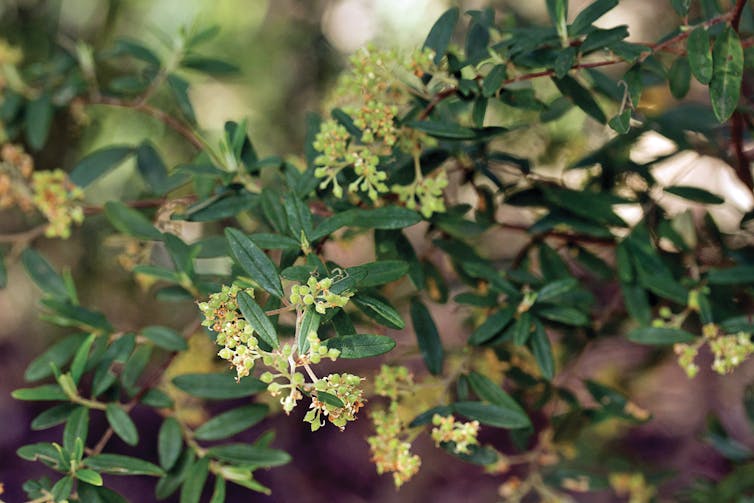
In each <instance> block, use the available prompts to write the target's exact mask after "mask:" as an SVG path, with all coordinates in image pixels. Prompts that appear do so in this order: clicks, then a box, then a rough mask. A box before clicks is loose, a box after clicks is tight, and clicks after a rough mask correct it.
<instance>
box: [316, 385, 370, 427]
mask: <svg viewBox="0 0 754 503" xmlns="http://www.w3.org/2000/svg"><path fill="white" fill-rule="evenodd" d="M362 380H363V379H362V378H361V377H359V376H357V375H353V374H330V375H328V376H327V377H323V378H322V379H319V380H317V381H315V382H314V390H315V392H314V393H312V404H311V406H310V410H309V412H307V413H306V416H305V417H304V421H305V422H307V423H310V424H311V426H312V431H317V430H318V429H319V428H320V427H322V426H323V425H324V424H325V423H324V421H323V420H322V416H325V417H326V418H327V419H328V420H329V421H330V422H331V423H332V424H334V425H335V426H337V427H338V428H340V429H341V431H342V430H343V429H345V427H346V424H347V423H348V421H355V420H356V414H357V413H358V412H359V409H361V408H362V407H363V406H364V401H365V400H364V392H363V390H362V389H361V387H360V385H361V381H362ZM324 393H327V394H328V395H331V396H335V397H337V398H338V400H339V401H340V403H341V404H342V406H341V405H340V404H338V403H337V402H336V403H333V401H331V400H327V399H326V398H325V397H324V396H323V394H324Z"/></svg>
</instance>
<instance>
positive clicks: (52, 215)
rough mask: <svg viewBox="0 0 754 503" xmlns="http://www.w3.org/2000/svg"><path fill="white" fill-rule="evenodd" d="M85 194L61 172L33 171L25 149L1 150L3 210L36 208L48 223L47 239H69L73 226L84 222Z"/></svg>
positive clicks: (0, 199) (9, 147) (0, 202)
mask: <svg viewBox="0 0 754 503" xmlns="http://www.w3.org/2000/svg"><path fill="white" fill-rule="evenodd" d="M83 198H84V192H83V191H82V190H81V188H80V187H78V186H76V185H74V184H73V183H71V181H70V180H69V179H68V175H67V174H66V173H65V172H64V171H62V170H59V169H56V170H54V171H34V161H33V160H32V158H31V157H30V156H29V155H28V154H26V153H25V152H24V151H23V149H22V148H20V147H18V146H16V145H12V144H9V143H6V144H5V145H3V147H2V150H0V208H9V207H11V206H16V207H18V208H20V209H21V210H22V211H26V212H28V211H31V210H32V209H34V208H36V209H37V210H38V211H39V212H40V213H42V215H44V217H45V218H46V219H47V220H48V222H49V223H48V225H47V227H46V228H45V236H47V237H50V238H54V237H60V238H63V239H66V238H68V237H70V235H71V226H72V225H73V224H81V222H83V221H84V208H83V207H82V205H81V201H82V200H83Z"/></svg>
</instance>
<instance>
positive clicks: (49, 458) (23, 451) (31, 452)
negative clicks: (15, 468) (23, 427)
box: [16, 442, 60, 466]
mask: <svg viewBox="0 0 754 503" xmlns="http://www.w3.org/2000/svg"><path fill="white" fill-rule="evenodd" d="M16 454H18V457H19V458H21V459H25V460H26V461H41V462H43V463H45V464H46V465H48V466H59V464H60V459H59V455H58V450H57V449H56V448H55V446H54V445H53V444H50V443H47V442H37V443H36V444H29V445H24V446H23V447H20V448H19V449H18V450H17V451H16Z"/></svg>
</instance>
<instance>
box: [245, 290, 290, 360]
mask: <svg viewBox="0 0 754 503" xmlns="http://www.w3.org/2000/svg"><path fill="white" fill-rule="evenodd" d="M237 300H238V307H239V309H241V314H243V317H244V318H246V321H248V322H249V324H250V325H251V328H253V329H254V331H255V332H256V333H257V334H258V335H259V337H260V338H261V339H262V340H263V341H265V342H266V343H267V344H269V345H270V346H272V348H273V349H275V348H277V347H278V346H279V345H280V343H279V342H278V336H277V331H276V330H275V327H274V326H273V325H272V322H271V321H270V319H269V318H268V317H267V315H266V314H265V313H264V311H263V310H262V308H261V307H259V304H257V303H256V301H255V300H254V299H253V298H252V297H251V295H249V294H248V293H246V292H240V293H239V294H238V299H237Z"/></svg>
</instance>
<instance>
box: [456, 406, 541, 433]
mask: <svg viewBox="0 0 754 503" xmlns="http://www.w3.org/2000/svg"><path fill="white" fill-rule="evenodd" d="M453 410H454V411H455V412H457V413H458V414H460V415H462V416H464V417H467V418H468V419H472V420H475V421H479V422H480V423H482V424H486V425H489V426H495V427H497V428H507V429H517V428H528V427H529V426H531V421H529V418H528V417H527V416H526V414H525V413H522V412H521V408H520V407H519V406H518V404H517V409H511V408H508V407H503V406H499V405H492V404H487V403H482V402H456V403H454V404H453Z"/></svg>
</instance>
